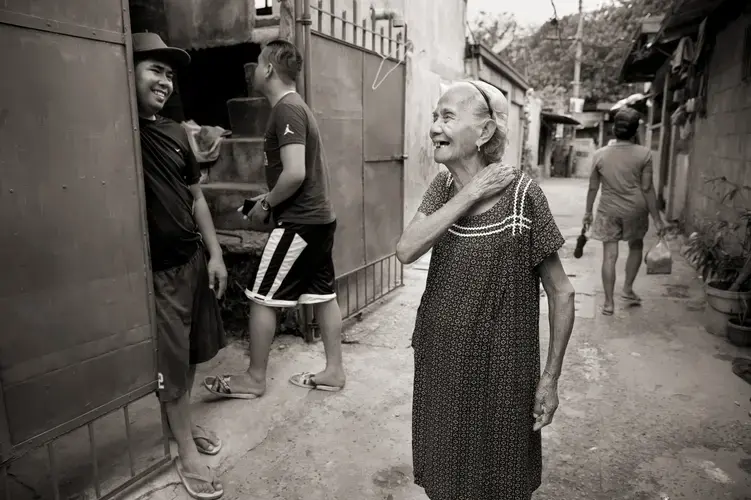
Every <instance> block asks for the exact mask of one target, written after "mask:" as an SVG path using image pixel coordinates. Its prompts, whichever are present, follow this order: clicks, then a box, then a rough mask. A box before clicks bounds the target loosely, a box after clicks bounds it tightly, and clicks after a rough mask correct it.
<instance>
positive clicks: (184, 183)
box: [133, 33, 227, 499]
mask: <svg viewBox="0 0 751 500" xmlns="http://www.w3.org/2000/svg"><path fill="white" fill-rule="evenodd" d="M133 54H134V63H135V83H136V97H137V101H138V114H139V128H140V138H141V154H142V162H143V174H144V181H145V182H144V185H145V192H146V216H147V219H148V225H149V247H150V253H151V267H152V271H153V284H154V299H155V303H156V323H157V371H158V383H159V385H158V393H157V395H158V397H159V400H160V401H161V403H162V404H163V407H164V410H165V412H166V414H167V420H168V423H169V427H170V430H171V432H172V435H173V436H174V438H175V440H176V441H177V445H178V450H179V451H178V453H179V460H178V463H177V470H178V473H179V474H180V478H181V480H182V482H183V484H184V485H185V487H186V489H187V490H188V492H189V493H190V494H191V496H193V497H194V498H205V499H213V498H219V497H221V496H222V494H223V490H222V486H221V484H219V482H218V481H216V480H215V478H214V474H213V472H212V471H211V469H210V468H209V467H208V466H207V465H205V464H203V463H202V460H201V459H200V456H199V453H204V454H208V455H215V454H216V453H218V452H219V449H220V448H221V446H222V442H221V440H219V439H218V438H217V436H216V435H215V434H214V433H211V432H208V431H206V430H204V429H203V428H202V427H199V426H196V425H194V424H193V423H192V421H191V415H190V390H191V388H192V386H193V379H194V376H195V368H196V364H198V363H204V362H206V361H208V360H210V359H212V358H213V357H214V356H216V354H217V352H218V351H219V350H220V349H221V348H222V347H224V346H225V344H226V343H225V337H224V328H223V326H222V320H221V316H220V311H219V304H218V299H219V298H221V296H222V294H223V293H224V290H225V288H226V284H227V269H226V268H225V266H224V260H223V258H222V249H221V247H220V246H219V242H218V240H217V237H216V231H215V230H214V224H213V222H212V220H211V213H210V212H209V207H208V205H207V203H206V200H205V199H204V197H203V193H202V192H201V187H200V186H199V183H198V182H199V179H200V176H201V172H200V169H199V167H198V163H197V161H196V159H195V157H194V155H193V152H192V150H191V147H190V144H189V142H188V137H187V134H186V132H185V130H184V129H183V128H182V127H181V126H180V124H179V123H177V122H175V121H172V120H169V119H167V118H164V117H162V116H159V112H160V111H161V110H162V108H163V107H164V105H165V103H166V102H167V100H168V99H169V98H170V96H171V95H172V92H173V82H174V76H175V72H177V71H179V70H180V69H182V68H184V67H186V66H187V65H188V64H189V63H190V56H189V55H188V53H187V52H185V51H183V50H181V49H177V48H173V47H167V45H166V44H165V43H164V42H163V41H162V39H161V38H160V37H159V35H157V34H155V33H134V34H133ZM207 256H208V259H207Z"/></svg>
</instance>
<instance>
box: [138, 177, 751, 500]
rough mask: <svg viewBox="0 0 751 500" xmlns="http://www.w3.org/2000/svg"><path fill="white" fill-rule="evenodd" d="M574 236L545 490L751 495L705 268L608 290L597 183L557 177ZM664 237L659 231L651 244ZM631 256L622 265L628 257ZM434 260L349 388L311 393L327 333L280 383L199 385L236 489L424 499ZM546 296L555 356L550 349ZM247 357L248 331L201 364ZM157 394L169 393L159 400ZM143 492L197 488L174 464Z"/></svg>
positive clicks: (566, 252)
mask: <svg viewBox="0 0 751 500" xmlns="http://www.w3.org/2000/svg"><path fill="white" fill-rule="evenodd" d="M542 187H543V189H544V191H545V192H546V194H547V196H548V199H549V202H550V205H551V208H552V210H553V213H554V214H555V216H556V219H557V221H558V224H559V226H560V228H561V231H562V232H563V234H564V236H565V237H566V240H567V244H566V246H565V247H564V248H563V250H562V257H563V258H564V266H565V268H566V270H567V272H568V274H569V275H570V276H571V279H572V280H573V282H574V285H575V287H576V290H577V297H578V299H577V318H576V325H575V328H574V334H573V336H572V339H571V343H570V345H569V348H568V351H567V356H566V362H565V365H564V372H563V375H562V377H561V382H560V399H561V404H560V407H559V410H558V413H557V415H556V418H555V420H554V422H553V424H552V425H551V426H550V427H548V428H546V429H545V430H544V431H543V446H544V451H543V455H544V471H543V486H542V487H541V488H540V490H539V491H538V492H537V493H536V495H535V496H534V499H535V500H553V499H555V500H578V499H587V500H600V499H602V500H664V499H670V500H709V499H713V500H714V499H728V500H749V499H751V415H749V410H751V401H749V397H751V386H749V385H748V384H747V383H746V382H744V381H743V380H742V379H741V378H739V377H737V376H735V375H734V374H733V373H732V372H731V363H732V360H733V359H734V358H736V357H740V356H745V357H749V356H751V352H749V350H745V351H744V350H739V349H737V348H734V347H733V346H731V345H730V344H728V343H727V342H726V341H725V340H723V339H720V338H717V337H713V336H712V335H710V334H708V333H706V332H705V331H704V329H703V328H702V326H701V323H700V321H701V308H702V307H703V305H702V295H701V287H700V282H699V281H698V280H697V279H695V278H694V273H693V271H692V270H691V269H690V268H689V267H688V266H687V265H686V264H685V263H684V262H682V261H681V260H680V258H679V257H677V256H676V257H675V259H676V262H675V263H674V267H673V274H671V275H669V276H646V275H645V274H644V271H643V270H642V272H641V274H640V276H639V278H638V279H637V286H638V291H639V293H641V294H642V296H643V297H644V299H645V300H644V305H643V306H642V307H640V308H631V309H624V308H623V307H622V306H621V305H619V304H616V313H615V315H614V316H612V317H603V316H601V315H599V314H598V313H596V311H597V305H598V304H599V302H600V301H601V299H602V297H601V292H600V289H601V285H600V284H599V262H600V261H599V259H600V248H599V246H598V245H597V244H596V242H590V243H589V244H588V245H587V246H586V248H585V253H584V256H583V257H582V258H581V259H579V260H577V259H574V258H573V248H574V245H575V240H576V237H577V236H578V233H579V230H580V222H581V213H582V211H583V204H584V197H585V192H586V182H585V181H584V180H581V179H546V180H544V181H543V182H542ZM649 243H650V242H649V241H648V244H649ZM619 267H620V266H619ZM426 269H427V265H426V263H425V262H419V263H418V264H416V265H415V266H413V267H412V268H410V269H408V270H406V271H405V285H406V286H405V287H404V288H402V289H401V290H400V291H398V292H396V293H395V294H393V295H392V296H391V297H390V298H389V299H387V300H386V301H385V302H384V303H383V304H382V305H380V306H377V307H376V308H375V309H373V310H372V311H371V312H369V313H367V314H366V315H365V317H364V318H363V320H362V321H361V322H359V323H356V324H355V325H353V326H351V327H350V328H349V329H348V331H347V334H346V336H347V345H346V346H345V360H346V363H347V366H348V371H349V372H348V377H349V378H348V385H347V389H346V390H345V391H344V392H342V393H339V394H327V393H321V392H316V391H313V392H306V391H303V390H301V389H298V388H296V387H293V386H291V385H290V384H288V383H287V378H288V376H289V375H290V374H291V373H294V372H297V371H300V370H316V369H318V368H319V367H320V364H321V362H322V361H323V352H322V349H323V348H322V346H321V345H320V344H318V345H315V346H314V347H310V346H308V345H305V344H304V343H303V342H302V341H301V340H300V339H297V338H291V337H282V338H279V339H278V340H277V342H276V344H275V348H274V350H273V352H272V359H271V368H270V370H271V376H272V377H273V378H272V380H271V381H270V386H269V390H268V392H267V395H266V396H264V397H263V398H262V399H260V400H256V401H241V400H237V401H218V402H214V401H211V399H210V398H211V396H210V395H208V394H207V393H206V392H205V391H204V390H203V389H202V388H200V386H197V387H196V388H195V390H194V400H195V407H196V411H197V414H198V415H199V418H200V420H201V421H202V423H203V424H205V425H206V426H210V427H212V428H215V429H216V430H217V431H218V433H219V434H220V436H221V437H222V438H223V439H224V441H225V447H224V450H223V452H222V453H221V454H220V455H219V456H218V457H215V458H214V462H213V465H215V466H217V467H218V469H219V470H220V474H221V480H222V481H223V484H224V488H225V492H226V493H225V497H224V498H228V499H237V500H240V499H243V500H246V499H247V500H271V499H280V500H281V499H284V500H298V499H299V500H323V499H327V500H345V499H346V500H350V499H362V500H370V499H379V500H381V499H388V500H424V499H426V498H427V497H425V495H424V494H423V493H422V491H421V489H420V488H418V487H416V486H415V485H414V484H413V483H412V477H411V448H410V446H411V440H410V427H411V421H410V418H411V394H412V385H411V384H412V369H413V368H412V362H413V361H412V351H411V349H410V348H409V341H410V334H411V330H412V327H413V321H414V317H415V313H416V310H417V306H418V303H419V300H420V296H421V293H422V290H423V286H424V280H425V276H426ZM546 309H547V306H546V304H545V302H543V304H542V315H541V319H540V321H541V324H542V327H541V334H542V341H543V342H542V344H543V345H542V349H543V352H542V356H543V359H544V356H545V352H546V349H547V335H548V328H547V315H546ZM245 366H246V360H245V358H244V355H243V347H242V346H240V345H237V346H233V347H231V348H228V349H226V350H225V352H224V353H223V354H222V356H220V357H219V358H217V359H216V360H215V361H214V362H212V363H210V364H207V365H206V366H202V367H201V373H199V377H198V379H199V380H200V379H202V376H203V375H204V374H210V373H214V372H216V371H217V369H220V370H221V371H222V372H226V373H230V372H236V371H239V370H242V369H243V368H244V367H245ZM151 404H153V402H152V403H151ZM129 498H132V499H138V500H147V499H149V500H161V499H182V498H188V497H187V494H186V493H185V491H184V489H183V488H182V487H181V486H180V483H179V480H178V478H177V475H176V473H175V472H174V470H173V469H168V472H166V473H164V474H162V475H160V476H158V477H156V478H152V479H151V481H150V482H149V483H148V484H144V485H143V486H141V487H140V489H138V490H136V491H134V492H133V493H132V494H131V495H129Z"/></svg>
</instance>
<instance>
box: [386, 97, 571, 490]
mask: <svg viewBox="0 0 751 500" xmlns="http://www.w3.org/2000/svg"><path fill="white" fill-rule="evenodd" d="M507 115H508V103H507V102H506V99H505V98H504V97H503V94H501V92H500V91H499V90H498V89H496V88H495V87H493V86H491V85H488V84H485V83H483V82H462V83H458V84H455V85H453V86H451V87H450V88H449V89H448V90H447V91H446V93H445V94H444V95H443V96H442V97H441V98H440V100H439V101H438V106H437V108H436V110H435V112H434V115H433V125H432V127H431V128H430V136H431V138H432V140H433V143H434V145H435V152H434V157H435V161H436V162H438V163H441V164H443V165H445V166H446V167H447V168H448V172H441V173H439V174H438V175H437V176H436V177H435V179H434V180H433V182H432V183H431V184H430V187H429V188H428V191H427V192H426V193H425V196H424V199H423V201H422V204H421V205H420V207H419V209H418V213H417V215H416V216H415V217H414V219H413V220H412V222H411V223H410V224H409V226H408V227H407V229H406V230H405V231H404V234H403V235H402V237H401V239H400V240H399V243H398V245H397V257H398V258H399V260H400V261H401V262H403V263H405V264H408V263H412V262H414V261H415V260H417V259H418V258H420V257H421V256H422V255H423V254H425V253H426V252H427V251H428V250H430V249H431V248H432V257H431V260H430V270H429V272H428V279H427V286H426V288H425V293H424V294H423V297H422V302H421V304H420V307H419V309H418V311H417V320H416V324H415V331H414V334H413V337H412V347H413V348H414V355H415V381H414V403H413V419H412V430H413V446H412V448H413V460H414V471H415V482H416V483H417V484H418V485H420V486H422V487H423V488H425V491H426V493H427V495H428V496H429V498H431V499H432V500H462V499H467V500H469V499H471V500H491V499H492V500H499V499H503V500H529V499H530V498H531V496H532V493H533V492H534V491H535V490H536V489H537V488H538V487H539V486H540V481H541V462H542V457H541V454H542V453H541V436H540V429H541V428H542V427H544V426H546V425H548V424H549V423H550V422H551V420H552V418H553V414H554V412H555V410H556V408H557V407H558V395H557V392H558V387H557V386H558V377H559V376H560V374H561V365H562V364H563V356H564V352H565V350H566V345H567V344H568V339H569V336H570V335H571V329H572V327H573V322H574V290H573V287H572V286H571V283H570V282H569V280H568V277H567V276H566V273H565V271H564V270H563V267H562V265H561V262H560V260H559V258H558V253H557V251H558V249H559V248H560V247H561V246H562V245H563V243H564V239H563V237H562V236H561V233H560V231H559V230H558V227H557V226H556V224H555V221H554V220H553V216H552V214H551V213H550V209H549V207H548V203H547V200H546V198H545V195H544V194H543V192H542V190H541V189H540V187H539V186H538V185H537V184H536V183H535V182H534V181H533V180H532V179H530V178H529V177H527V176H526V175H524V174H521V173H520V172H519V171H517V170H515V169H513V168H511V167H507V166H503V165H501V164H499V163H498V162H500V160H501V157H502V156H503V152H504V146H505V144H506V131H507V125H506V121H507ZM540 281H542V285H543V287H544V289H545V291H546V293H547V297H548V305H549V308H550V348H549V351H548V357H547V363H546V365H545V369H544V371H543V373H542V376H541V375H540V343H539V315H540V312H539V303H540Z"/></svg>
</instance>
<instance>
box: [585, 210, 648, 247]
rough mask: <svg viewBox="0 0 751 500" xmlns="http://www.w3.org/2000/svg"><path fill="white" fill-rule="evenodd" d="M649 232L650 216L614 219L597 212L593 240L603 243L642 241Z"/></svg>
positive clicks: (646, 214)
mask: <svg viewBox="0 0 751 500" xmlns="http://www.w3.org/2000/svg"><path fill="white" fill-rule="evenodd" d="M648 230H649V214H648V213H646V212H645V213H642V214H637V215H635V216H633V217H614V216H610V215H605V214H604V213H602V212H597V215H596V216H595V220H594V223H593V224H592V239H594V240H598V241H602V242H613V241H635V240H642V239H644V236H646V234H647V231H648Z"/></svg>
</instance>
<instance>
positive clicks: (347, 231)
mask: <svg viewBox="0 0 751 500" xmlns="http://www.w3.org/2000/svg"><path fill="white" fill-rule="evenodd" d="M311 49H312V54H313V60H312V65H313V66H312V67H313V68H315V79H314V80H313V81H312V82H311V83H312V94H313V96H312V101H313V103H314V104H313V105H314V110H315V115H316V120H317V121H318V125H319V127H320V129H321V136H322V140H323V147H324V150H325V152H326V158H327V160H328V165H329V174H330V178H331V196H332V200H333V203H334V210H335V211H336V215H337V234H336V243H335V247H334V263H335V265H336V272H337V275H341V274H345V273H348V272H350V271H352V270H353V269H356V268H357V267H360V266H361V265H363V264H364V263H365V242H364V224H365V221H364V214H363V208H364V206H363V180H362V147H363V146H362V113H363V110H362V52H360V51H358V50H354V49H352V48H350V47H347V46H345V45H342V44H339V43H336V42H335V41H332V40H329V39H325V38H321V37H318V36H315V35H314V36H313V37H312V45H311Z"/></svg>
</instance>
